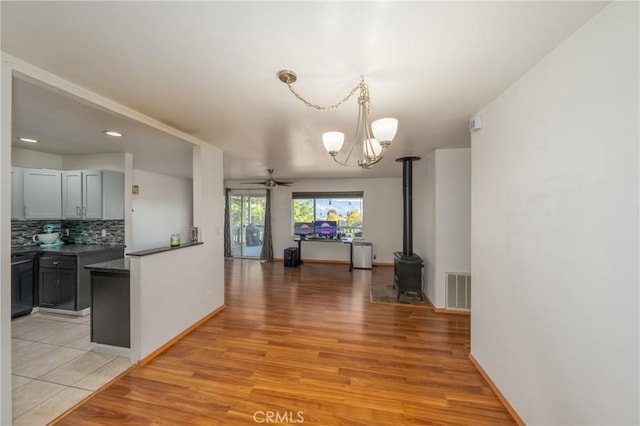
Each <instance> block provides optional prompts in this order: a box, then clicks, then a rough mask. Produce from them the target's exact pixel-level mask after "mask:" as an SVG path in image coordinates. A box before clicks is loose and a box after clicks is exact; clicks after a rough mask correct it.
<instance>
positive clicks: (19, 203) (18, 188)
mask: <svg viewBox="0 0 640 426" xmlns="http://www.w3.org/2000/svg"><path fill="white" fill-rule="evenodd" d="M11 219H24V185H23V179H22V169H21V168H19V167H12V168H11Z"/></svg>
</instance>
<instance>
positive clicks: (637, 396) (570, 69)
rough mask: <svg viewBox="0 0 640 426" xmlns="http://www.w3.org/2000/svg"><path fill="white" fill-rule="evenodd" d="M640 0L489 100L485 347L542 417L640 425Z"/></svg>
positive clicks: (478, 158)
mask: <svg viewBox="0 0 640 426" xmlns="http://www.w3.org/2000/svg"><path fill="white" fill-rule="evenodd" d="M638 12H639V10H638V3H637V2H616V3H613V4H611V5H609V6H607V7H606V8H605V9H603V11H602V12H601V13H599V14H598V15H596V16H595V17H594V18H593V19H592V20H590V21H589V22H587V23H586V24H585V25H584V26H583V27H582V28H581V29H580V30H578V31H577V32H576V33H575V34H574V35H573V36H571V37H570V38H569V39H567V40H566V41H565V42H564V43H562V44H561V45H560V46H559V47H558V48H557V49H556V50H554V51H553V52H551V53H550V54H549V55H548V56H547V57H546V58H545V59H543V60H542V61H541V62H540V63H539V64H537V65H536V66H535V67H534V68H532V69H531V70H530V71H529V72H528V73H527V74H526V75H525V76H523V77H522V78H521V79H520V80H519V81H518V82H516V83H515V84H514V85H513V86H512V87H511V88H509V89H508V90H507V91H505V92H504V93H503V94H502V95H501V96H499V97H498V98H497V99H496V100H495V101H494V102H492V103H491V104H489V105H488V106H486V108H484V109H483V110H482V111H481V112H480V114H481V115H482V116H483V119H484V120H483V121H484V129H482V130H481V131H479V132H477V133H474V134H473V136H472V158H473V161H472V179H473V188H472V246H471V247H472V271H473V286H474V289H473V293H472V306H473V315H472V317H471V350H472V355H473V356H474V357H475V358H476V359H477V360H478V361H479V363H480V364H481V365H482V366H483V368H484V369H485V370H486V372H487V373H488V374H489V376H491V378H492V380H493V381H494V382H495V383H496V385H497V386H498V387H499V388H500V390H501V391H502V392H503V394H504V395H505V396H506V398H507V399H508V400H509V401H510V403H511V405H512V406H513V407H514V408H515V410H516V411H517V412H518V413H519V414H520V415H521V417H522V418H523V419H524V421H525V422H526V423H527V424H530V425H541V424H547V425H549V424H553V425H560V424H576V425H577V424H579V425H588V424H592V425H603V424H620V425H621V424H629V425H631V424H633V425H637V424H640V407H639V404H640V403H639V401H640V392H639V381H640V368H639V363H640V354H639V343H640V342H639V333H640V330H639V314H638V313H639V300H638V299H639V291H638V287H639V286H638V282H639V274H638V255H639V252H638V232H639V226H638V221H639V210H638V195H639V184H638V172H639V161H638V141H639V136H640V135H639V131H638V127H639V114H640V107H639V105H638V103H639V100H638V93H639V89H640V88H639V84H638V76H639V69H638V62H639V54H638V51H639V47H640V46H639V42H638V35H639V25H638Z"/></svg>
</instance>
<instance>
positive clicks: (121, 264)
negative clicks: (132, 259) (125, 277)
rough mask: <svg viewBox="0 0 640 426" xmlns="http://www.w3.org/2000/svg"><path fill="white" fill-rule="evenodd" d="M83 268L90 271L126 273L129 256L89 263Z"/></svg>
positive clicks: (127, 271)
mask: <svg viewBox="0 0 640 426" xmlns="http://www.w3.org/2000/svg"><path fill="white" fill-rule="evenodd" d="M84 268H85V269H88V270H90V271H98V272H113V273H120V274H128V273H129V258H128V257H122V258H120V259H114V260H107V261H106V262H98V263H92V264H91V265H85V267H84Z"/></svg>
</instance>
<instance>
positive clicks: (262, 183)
mask: <svg viewBox="0 0 640 426" xmlns="http://www.w3.org/2000/svg"><path fill="white" fill-rule="evenodd" d="M241 183H242V184H243V185H264V184H265V181H261V182H241Z"/></svg>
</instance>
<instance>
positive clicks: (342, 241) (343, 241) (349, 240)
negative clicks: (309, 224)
mask: <svg viewBox="0 0 640 426" xmlns="http://www.w3.org/2000/svg"><path fill="white" fill-rule="evenodd" d="M293 241H295V242H297V243H298V257H299V258H300V263H302V242H303V241H310V242H320V243H334V244H335V243H340V244H349V271H352V270H353V238H341V239H332V238H294V239H293Z"/></svg>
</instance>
